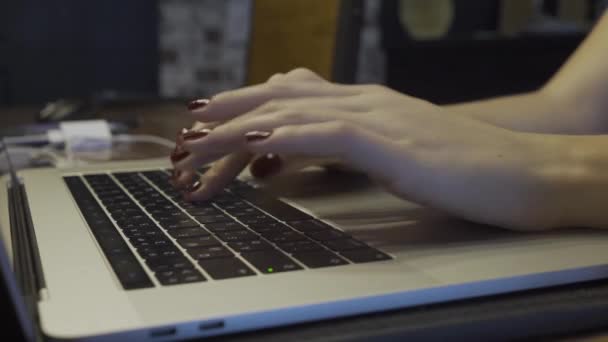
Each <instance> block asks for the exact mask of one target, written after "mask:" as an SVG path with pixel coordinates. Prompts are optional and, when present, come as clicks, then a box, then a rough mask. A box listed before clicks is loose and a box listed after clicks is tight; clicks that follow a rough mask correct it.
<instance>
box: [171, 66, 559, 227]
mask: <svg viewBox="0 0 608 342" xmlns="http://www.w3.org/2000/svg"><path fill="white" fill-rule="evenodd" d="M193 113H194V116H195V117H196V119H197V120H198V121H199V122H200V123H202V124H200V125H207V126H206V127H213V129H204V130H202V131H201V130H199V131H189V132H188V133H186V134H185V135H184V137H183V140H182V141H179V142H178V146H179V147H178V149H177V151H176V153H174V155H173V156H172V160H173V162H174V167H175V170H176V173H177V174H178V176H177V177H175V179H174V182H175V183H176V184H177V185H178V186H182V187H184V186H186V185H188V184H191V182H192V175H193V174H194V173H193V170H194V169H195V168H197V167H199V166H200V165H203V164H207V163H210V162H214V164H213V166H212V167H211V169H210V170H209V171H208V172H207V173H206V174H205V175H204V176H203V177H202V178H201V180H200V183H197V184H196V185H195V186H193V187H191V188H189V189H188V192H187V194H186V197H187V198H188V199H190V200H197V199H204V198H208V197H209V196H211V195H212V194H213V193H214V192H216V191H218V190H219V189H221V188H222V187H223V186H225V185H226V184H227V183H228V182H229V181H230V180H232V179H233V178H234V177H235V176H236V175H238V174H239V173H240V172H241V171H242V169H243V168H244V167H245V166H246V165H247V164H248V163H249V162H250V161H251V159H252V158H253V157H254V156H266V155H268V154H272V155H278V156H280V158H314V159H320V160H331V161H336V160H337V161H340V162H342V163H345V164H346V165H349V166H351V167H354V168H356V169H358V170H361V171H363V172H365V173H367V174H369V175H370V176H371V177H372V178H374V179H376V180H377V181H378V182H379V183H381V184H382V185H384V186H385V187H386V188H387V189H388V190H390V191H392V192H393V193H395V194H397V195H399V196H402V197H404V198H408V199H410V200H413V201H416V202H418V203H422V204H426V205H429V206H432V207H436V208H439V209H443V210H445V211H448V212H450V213H452V214H455V215H458V216H461V217H464V218H468V219H471V220H474V221H478V222H482V223H490V224H497V225H501V226H505V227H512V228H528V227H532V226H534V227H535V228H546V227H549V226H554V225H555V224H556V223H555V217H554V215H551V214H548V211H547V210H543V209H544V207H543V205H542V203H543V197H544V196H546V195H547V194H546V193H545V192H544V191H543V188H542V186H541V184H539V183H538V182H537V179H536V178H534V174H535V171H536V170H535V169H534V166H535V165H537V162H539V159H540V160H542V159H543V158H545V157H544V155H545V154H546V151H545V150H542V149H540V148H539V147H538V146H540V145H539V144H534V143H531V141H530V139H531V138H530V137H528V136H527V135H526V134H520V133H515V132H512V131H509V130H505V129H502V128H499V127H495V126H492V125H489V124H485V123H482V122H479V121H476V120H473V119H470V118H466V117H462V116H456V115H450V114H449V113H445V110H444V109H442V108H441V107H439V106H436V105H434V104H432V103H429V102H426V101H423V100H420V99H416V98H413V97H410V96H407V95H403V94H400V93H397V92H395V91H392V90H390V89H388V88H385V87H382V86H378V85H339V84H333V83H329V82H327V81H325V80H323V79H321V78H320V77H318V76H317V75H315V74H314V73H312V72H310V71H308V70H304V69H296V70H294V71H292V72H290V73H288V74H285V75H276V76H273V77H272V78H271V79H270V80H269V81H268V82H266V83H264V84H260V85H256V86H251V87H247V88H242V89H238V90H234V91H228V92H225V93H221V94H219V95H217V96H216V97H214V98H213V99H212V100H211V101H210V102H209V103H206V104H205V105H204V106H202V108H200V109H198V110H194V111H193ZM200 127H202V126H200ZM541 145H542V144H541ZM543 146H544V145H543ZM258 158H259V157H258ZM532 161H533V162H532ZM545 202H547V201H545Z"/></svg>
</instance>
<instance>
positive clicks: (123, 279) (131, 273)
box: [110, 257, 154, 290]
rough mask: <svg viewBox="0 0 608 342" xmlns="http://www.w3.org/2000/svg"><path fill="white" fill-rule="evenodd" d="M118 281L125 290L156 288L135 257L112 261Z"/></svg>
mask: <svg viewBox="0 0 608 342" xmlns="http://www.w3.org/2000/svg"><path fill="white" fill-rule="evenodd" d="M110 265H112V266H113V268H114V271H115V272H116V276H117V277H118V281H120V283H121V285H122V286H123V288H124V289H125V290H132V289H141V288H146V287H154V284H153V283H152V281H151V280H150V277H148V275H147V274H146V272H145V271H144V269H143V268H142V267H141V265H140V264H139V262H138V261H137V259H135V257H133V258H130V257H127V258H125V259H114V260H110Z"/></svg>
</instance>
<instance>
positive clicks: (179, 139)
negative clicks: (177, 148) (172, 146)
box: [175, 128, 190, 145]
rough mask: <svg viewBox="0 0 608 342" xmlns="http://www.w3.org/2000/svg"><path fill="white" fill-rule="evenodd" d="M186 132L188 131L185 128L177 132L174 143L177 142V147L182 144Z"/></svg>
mask: <svg viewBox="0 0 608 342" xmlns="http://www.w3.org/2000/svg"><path fill="white" fill-rule="evenodd" d="M188 131H190V130H189V129H187V128H182V129H181V130H180V131H179V132H177V134H176V137H175V142H177V144H178V145H179V144H181V143H183V142H184V134H186V133H188Z"/></svg>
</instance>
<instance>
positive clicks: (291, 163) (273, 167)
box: [249, 153, 336, 179]
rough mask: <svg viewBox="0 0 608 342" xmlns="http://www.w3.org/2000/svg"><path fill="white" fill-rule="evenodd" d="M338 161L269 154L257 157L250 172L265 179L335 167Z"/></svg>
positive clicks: (250, 165) (250, 167)
mask: <svg viewBox="0 0 608 342" xmlns="http://www.w3.org/2000/svg"><path fill="white" fill-rule="evenodd" d="M335 163H336V159H333V158H310V157H300V156H279V155H277V154H274V153H268V154H264V155H261V156H257V157H255V158H254V159H253V161H252V162H251V164H249V172H250V173H251V175H252V176H253V177H255V178H259V179H264V178H269V177H273V176H279V175H284V174H289V173H293V172H298V171H300V170H302V169H305V168H308V167H311V166H325V165H333V164H335Z"/></svg>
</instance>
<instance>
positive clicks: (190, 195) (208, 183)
mask: <svg viewBox="0 0 608 342" xmlns="http://www.w3.org/2000/svg"><path fill="white" fill-rule="evenodd" d="M252 156H253V155H252V154H251V153H249V152H239V153H234V154H231V155H228V156H226V157H224V158H222V159H221V160H219V161H218V162H216V163H214V164H213V165H212V166H211V168H210V169H209V170H207V172H205V174H204V175H202V176H201V177H200V179H199V182H200V186H198V188H195V189H194V190H193V191H189V192H186V193H185V194H184V198H185V199H186V200H188V201H201V200H205V199H208V198H210V197H212V196H213V195H214V194H216V193H218V192H220V191H221V190H222V189H223V188H224V187H225V186H226V185H228V183H230V182H231V181H232V180H233V179H234V178H235V177H236V176H238V175H239V173H241V171H242V170H243V169H244V168H245V167H246V166H247V164H249V161H250V160H251V157H252Z"/></svg>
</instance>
